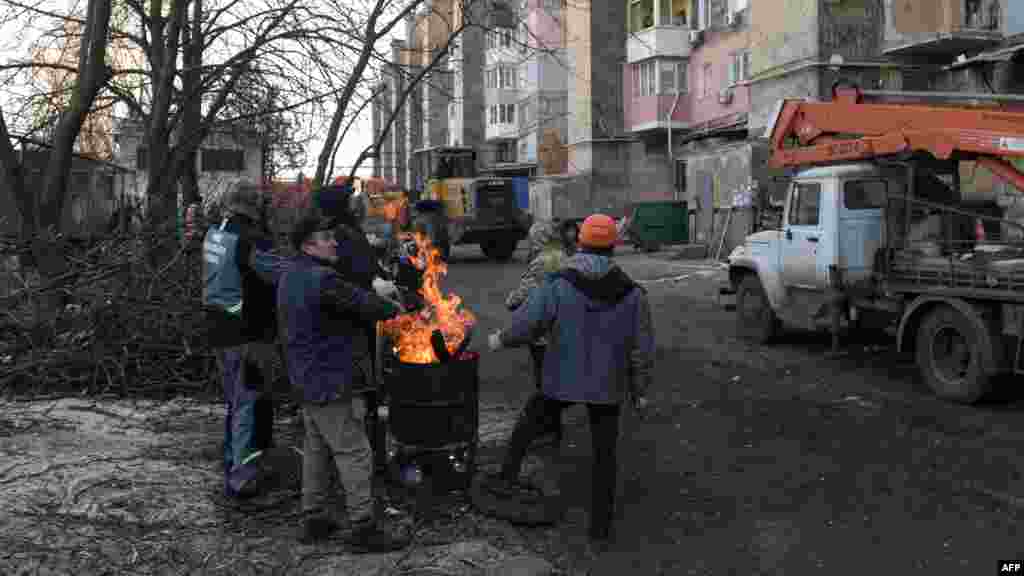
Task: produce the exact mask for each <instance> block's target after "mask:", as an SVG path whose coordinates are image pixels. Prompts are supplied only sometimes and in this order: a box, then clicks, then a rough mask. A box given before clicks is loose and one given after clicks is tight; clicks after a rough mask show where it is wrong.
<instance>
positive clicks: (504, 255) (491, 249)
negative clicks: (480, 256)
mask: <svg viewBox="0 0 1024 576" xmlns="http://www.w3.org/2000/svg"><path fill="white" fill-rule="evenodd" d="M518 244H519V241H518V240H516V239H515V238H490V239H488V240H487V241H485V242H483V243H481V244H480V249H481V250H483V252H484V255H485V256H487V257H488V258H491V259H493V260H497V261H498V262H507V261H508V260H509V259H510V258H512V254H513V253H514V252H515V251H516V246H517V245H518Z"/></svg>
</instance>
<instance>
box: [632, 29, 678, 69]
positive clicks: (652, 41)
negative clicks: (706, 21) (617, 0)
mask: <svg viewBox="0 0 1024 576" xmlns="http://www.w3.org/2000/svg"><path fill="white" fill-rule="evenodd" d="M689 55H690V28H689V27H687V26H654V27H652V28H647V29H645V30H641V31H639V32H637V33H635V34H630V35H629V40H627V41H626V60H627V61H628V62H629V63H630V64H632V63H634V62H639V61H641V60H646V59H648V58H657V57H659V56H661V57H666V56H667V57H674V58H686V57H688V56H689Z"/></svg>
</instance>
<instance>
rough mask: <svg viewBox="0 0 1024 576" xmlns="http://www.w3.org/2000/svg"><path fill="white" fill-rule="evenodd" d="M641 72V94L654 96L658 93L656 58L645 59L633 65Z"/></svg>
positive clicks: (638, 72)
mask: <svg viewBox="0 0 1024 576" xmlns="http://www.w3.org/2000/svg"><path fill="white" fill-rule="evenodd" d="M633 66H634V70H635V71H636V73H637V74H639V76H640V79H639V88H640V92H639V95H640V96H654V95H655V94H657V93H658V82H657V81H658V65H657V61H656V60H644V61H643V62H637V63H636V64H634V65H633Z"/></svg>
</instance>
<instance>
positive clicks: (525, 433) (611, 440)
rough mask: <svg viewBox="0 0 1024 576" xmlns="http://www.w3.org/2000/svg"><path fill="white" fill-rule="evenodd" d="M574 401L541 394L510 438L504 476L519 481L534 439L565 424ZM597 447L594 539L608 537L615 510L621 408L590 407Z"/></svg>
mask: <svg viewBox="0 0 1024 576" xmlns="http://www.w3.org/2000/svg"><path fill="white" fill-rule="evenodd" d="M572 404H573V402H564V401H561V400H555V399H552V398H547V397H545V396H542V395H540V394H538V395H536V396H534V397H533V398H531V399H530V401H529V402H528V403H527V405H526V408H525V409H524V410H523V415H522V417H520V419H519V422H517V423H516V427H515V429H514V430H513V431H512V438H510V439H509V442H508V448H507V452H506V453H505V461H504V462H503V463H502V469H501V475H502V477H503V478H504V479H505V480H507V481H509V482H513V481H515V480H517V479H518V478H519V470H520V468H521V467H522V464H523V459H524V458H525V457H526V451H527V449H528V448H529V447H530V443H531V442H533V440H534V438H536V437H537V436H539V435H541V434H543V433H544V432H545V426H547V425H549V423H550V422H552V421H553V420H556V419H557V421H559V422H560V421H561V419H562V411H563V410H565V409H566V408H568V407H569V406H571V405H572ZM586 407H587V419H588V420H589V422H590V437H591V444H592V445H593V464H592V471H591V478H592V480H591V482H592V485H591V506H590V537H591V538H601V539H603V538H608V536H609V533H610V531H611V524H612V515H613V513H614V510H615V475H616V472H617V470H618V466H617V464H616V458H615V449H616V444H617V442H618V438H619V406H618V405H617V404H586Z"/></svg>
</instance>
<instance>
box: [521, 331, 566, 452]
mask: <svg viewBox="0 0 1024 576" xmlns="http://www.w3.org/2000/svg"><path fill="white" fill-rule="evenodd" d="M547 349H548V347H547V346H545V345H537V344H530V363H531V365H532V367H533V385H534V387H536V388H537V392H536V395H537V396H540V395H541V390H542V389H543V381H544V380H543V379H544V354H545V353H546V352H547ZM523 415H525V412H524V413H523ZM523 415H520V418H522V417H523ZM544 433H545V434H554V435H555V441H556V442H558V443H559V444H561V443H562V417H561V415H559V416H558V417H557V418H554V419H553V420H549V421H547V422H546V423H545V425H544Z"/></svg>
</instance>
